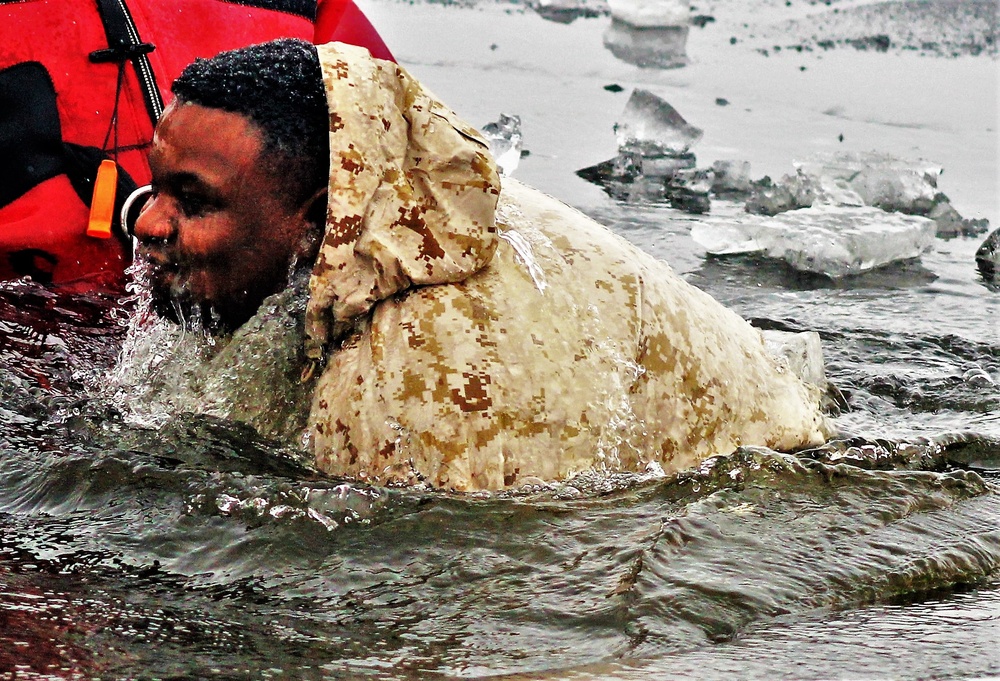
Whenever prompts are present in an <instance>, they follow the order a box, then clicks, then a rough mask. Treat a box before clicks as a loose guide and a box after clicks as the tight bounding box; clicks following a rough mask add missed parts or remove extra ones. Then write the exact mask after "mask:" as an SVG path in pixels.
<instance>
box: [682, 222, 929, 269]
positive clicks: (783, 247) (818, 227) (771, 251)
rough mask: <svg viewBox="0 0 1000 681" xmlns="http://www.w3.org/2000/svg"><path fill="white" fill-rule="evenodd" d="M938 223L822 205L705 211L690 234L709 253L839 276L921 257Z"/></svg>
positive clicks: (927, 248) (926, 249)
mask: <svg viewBox="0 0 1000 681" xmlns="http://www.w3.org/2000/svg"><path fill="white" fill-rule="evenodd" d="M936 229H937V227H936V225H935V223H934V221H933V220H930V219H928V218H923V217H918V216H913V215H903V214H900V213H887V212H886V211H883V210H881V209H878V208H872V207H870V206H829V205H820V206H813V207H811V208H800V209H798V210H792V211H787V212H785V213H781V214H779V215H776V216H773V217H768V216H762V215H752V214H750V213H745V214H739V215H733V216H727V217H724V218H723V217H707V218H705V219H704V220H701V221H699V222H697V223H695V224H694V226H693V227H692V229H691V237H692V238H693V239H694V240H695V241H696V242H697V243H698V244H700V245H701V246H703V247H704V248H705V250H706V251H708V253H709V254H711V255H733V254H739V253H761V254H763V255H766V256H768V257H772V258H781V259H783V260H785V261H786V262H787V263H788V264H789V265H791V266H792V267H793V268H795V269H797V270H800V271H803V272H813V273H816V274H823V275H826V276H828V277H831V278H834V279H837V278H840V277H846V276H850V275H854V274H861V273H863V272H867V271H869V270H873V269H875V268H878V267H883V266H885V265H888V264H890V263H893V262H898V261H902V260H912V259H914V258H918V257H920V256H921V255H922V254H923V253H926V252H927V251H929V250H930V249H931V248H932V247H933V245H934V236H935V232H936Z"/></svg>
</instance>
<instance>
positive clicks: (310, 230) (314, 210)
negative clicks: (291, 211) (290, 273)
mask: <svg viewBox="0 0 1000 681" xmlns="http://www.w3.org/2000/svg"><path fill="white" fill-rule="evenodd" d="M326 203H327V190H326V187H323V188H322V189H319V190H317V191H316V193H315V194H313V195H312V196H311V197H309V198H308V199H306V200H305V201H304V202H303V203H302V207H301V212H300V215H301V216H302V223H303V226H304V230H303V234H302V242H301V243H300V244H299V250H298V254H297V255H298V257H299V258H303V259H305V260H306V261H308V262H312V261H313V260H314V259H315V258H316V254H317V253H319V246H320V244H321V243H323V234H324V232H325V231H326Z"/></svg>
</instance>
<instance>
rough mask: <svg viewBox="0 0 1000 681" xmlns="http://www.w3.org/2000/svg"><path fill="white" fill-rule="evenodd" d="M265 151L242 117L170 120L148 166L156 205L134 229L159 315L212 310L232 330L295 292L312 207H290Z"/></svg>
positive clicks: (170, 111)
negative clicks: (294, 267) (277, 296)
mask: <svg viewBox="0 0 1000 681" xmlns="http://www.w3.org/2000/svg"><path fill="white" fill-rule="evenodd" d="M263 148H264V142H263V136H262V134H261V132H260V131H259V129H258V128H257V126H256V125H254V124H253V123H251V122H250V121H249V120H248V119H247V118H245V117H243V116H240V115H239V114H234V113H230V112H227V111H222V110H219V109H210V108H206V107H203V106H199V105H197V104H190V103H179V104H174V105H171V106H170V107H168V108H167V110H166V112H165V113H164V114H163V117H162V118H161V119H160V122H159V123H158V124H157V126H156V134H155V135H154V136H153V149H152V152H151V153H150V157H149V162H150V167H151V169H152V172H153V197H152V199H151V200H150V202H149V203H148V204H147V205H146V206H145V208H144V209H143V212H142V214H141V216H140V217H139V219H138V220H137V222H136V225H135V235H136V237H137V238H138V240H139V253H140V254H141V255H143V256H145V258H146V260H147V261H148V262H149V265H150V270H151V271H150V285H151V288H152V293H153V299H154V305H155V306H156V308H157V309H158V310H160V311H164V312H167V313H168V314H169V313H170V311H171V310H174V311H177V312H178V313H179V315H184V314H187V313H188V311H190V310H192V309H200V310H201V311H202V312H203V313H208V312H209V310H210V313H209V314H210V315H211V316H213V317H215V318H216V319H215V321H216V322H217V323H221V325H222V326H223V328H228V329H233V328H236V327H238V326H239V325H241V324H243V322H245V321H246V320H247V319H249V318H250V317H251V316H253V314H254V312H255V311H256V310H257V308H258V307H259V305H260V303H261V302H262V301H263V299H264V298H266V297H267V296H269V295H271V294H272V293H276V292H277V291H280V290H281V289H283V288H284V287H285V285H286V284H287V282H288V274H289V267H290V265H291V263H292V262H293V260H294V259H295V258H297V257H301V256H303V255H305V250H307V244H306V242H307V234H308V231H309V228H310V224H309V221H308V220H307V217H306V216H307V212H308V208H309V205H310V204H311V203H312V201H307V202H306V203H305V204H304V205H302V206H293V205H291V204H292V203H293V201H292V200H291V199H290V198H289V199H286V198H285V196H283V191H284V190H285V188H286V184H285V182H283V181H282V180H281V179H280V178H277V177H275V175H276V173H274V172H273V171H271V170H270V168H271V166H270V165H269V164H266V163H264V162H262V160H261V152H262V150H263ZM203 321H205V322H208V321H210V320H208V319H203Z"/></svg>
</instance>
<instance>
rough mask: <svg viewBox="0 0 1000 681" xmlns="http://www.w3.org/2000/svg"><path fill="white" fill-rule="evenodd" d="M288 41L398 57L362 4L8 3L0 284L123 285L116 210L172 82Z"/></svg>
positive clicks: (318, 0) (1, 113) (125, 255)
mask: <svg viewBox="0 0 1000 681" xmlns="http://www.w3.org/2000/svg"><path fill="white" fill-rule="evenodd" d="M279 37H292V38H302V39H306V40H310V41H313V42H318V43H325V42H329V41H331V40H337V41H341V42H348V43H353V44H356V45H362V46H364V47H366V48H368V49H369V50H370V51H371V52H372V53H373V54H376V55H378V56H381V57H383V58H386V59H391V57H392V55H391V54H390V52H389V50H388V48H387V47H386V46H385V44H384V43H383V41H382V39H381V38H380V37H379V35H378V33H377V32H376V31H375V29H374V28H373V27H372V25H371V24H370V23H369V22H368V20H367V19H366V17H365V16H364V14H363V13H362V12H361V10H360V9H358V7H357V6H356V5H355V4H354V2H353V0H296V1H294V2H289V1H288V0H245V1H241V2H219V1H218V0H62V1H60V2H0V280H8V279H20V278H22V277H30V278H31V279H33V280H34V281H35V282H37V283H39V284H46V285H49V284H51V285H53V286H55V287H58V288H60V289H62V290H68V291H111V292H120V291H121V290H122V287H123V285H124V283H125V276H124V271H125V268H126V266H127V265H128V264H129V261H130V259H131V255H132V253H131V244H130V243H129V240H128V239H127V238H126V237H125V235H123V234H121V233H120V231H119V230H118V229H117V220H113V218H114V216H115V215H116V214H117V211H116V210H114V209H113V206H114V205H115V204H117V206H118V208H120V207H121V204H122V202H123V201H124V198H125V196H127V195H128V194H129V192H131V190H132V189H134V184H139V185H144V184H147V183H148V182H149V167H148V164H147V161H146V156H147V154H148V153H149V148H150V140H151V139H152V135H153V127H154V125H155V124H156V121H157V119H158V118H159V116H160V114H161V113H162V111H163V105H164V102H169V100H170V93H169V91H168V89H167V87H168V86H169V84H170V83H171V82H172V81H173V80H174V79H175V78H176V77H177V76H178V74H180V72H181V71H182V70H183V68H184V67H185V66H187V64H189V63H190V62H191V61H192V60H194V59H195V58H196V57H207V56H211V55H214V54H217V53H219V52H221V51H223V50H230V49H233V48H236V47H241V46H244V45H251V44H255V43H260V42H263V41H265V40H272V39H274V38H279ZM112 160H113V161H114V163H113V164H112ZM102 168H103V170H99V169H102ZM98 178H100V179H98ZM133 180H134V182H133ZM112 223H114V227H115V229H112V228H111V227H112ZM114 237H118V238H114Z"/></svg>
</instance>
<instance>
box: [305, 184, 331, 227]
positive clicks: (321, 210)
mask: <svg viewBox="0 0 1000 681" xmlns="http://www.w3.org/2000/svg"><path fill="white" fill-rule="evenodd" d="M326 204H327V188H326V187H323V188H322V189H317V190H316V193H315V194H313V195H312V196H311V197H310V198H308V199H306V202H305V203H304V204H303V206H304V208H305V212H304V217H305V219H306V222H308V223H310V224H311V225H313V227H318V228H319V230H320V234H322V233H323V231H325V229H326Z"/></svg>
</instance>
